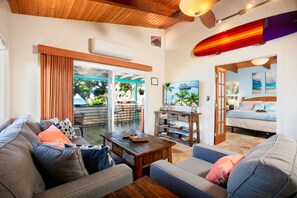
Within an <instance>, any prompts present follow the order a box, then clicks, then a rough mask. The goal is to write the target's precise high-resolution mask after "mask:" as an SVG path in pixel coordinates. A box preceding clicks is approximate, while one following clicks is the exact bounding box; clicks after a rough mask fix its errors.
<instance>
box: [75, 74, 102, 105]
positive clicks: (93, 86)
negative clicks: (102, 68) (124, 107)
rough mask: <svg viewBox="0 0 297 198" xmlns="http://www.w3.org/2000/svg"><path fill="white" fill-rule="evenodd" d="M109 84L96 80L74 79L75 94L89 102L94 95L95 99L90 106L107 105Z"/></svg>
mask: <svg viewBox="0 0 297 198" xmlns="http://www.w3.org/2000/svg"><path fill="white" fill-rule="evenodd" d="M106 87H107V82H105V81H95V80H82V79H74V81H73V92H74V93H73V94H74V95H75V94H79V95H80V96H81V97H82V98H83V99H85V100H86V101H89V99H90V96H91V94H92V93H93V94H94V96H95V99H94V100H93V102H92V103H91V104H90V105H91V106H94V105H96V106H98V105H106V104H107V88H106Z"/></svg>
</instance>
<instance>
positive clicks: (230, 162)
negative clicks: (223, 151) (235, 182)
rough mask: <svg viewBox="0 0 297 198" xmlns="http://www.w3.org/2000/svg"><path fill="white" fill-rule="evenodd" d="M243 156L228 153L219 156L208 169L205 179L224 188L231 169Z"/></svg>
mask: <svg viewBox="0 0 297 198" xmlns="http://www.w3.org/2000/svg"><path fill="white" fill-rule="evenodd" d="M243 158H244V156H243V155H229V156H225V157H222V158H220V159H219V160H218V161H216V163H215V164H214V165H213V166H212V168H211V170H210V171H209V173H208V174H207V176H206V178H205V179H207V180H208V181H210V182H212V183H215V184H217V185H219V186H221V187H223V188H226V187H227V182H228V178H229V175H230V173H231V171H232V169H233V168H234V167H235V165H236V164H237V163H238V162H239V161H240V160H242V159H243Z"/></svg>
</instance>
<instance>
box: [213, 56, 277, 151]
mask: <svg viewBox="0 0 297 198" xmlns="http://www.w3.org/2000/svg"><path fill="white" fill-rule="evenodd" d="M215 71H216V103H215V104H216V107H215V137H214V140H215V142H214V143H215V144H220V143H221V144H226V146H230V144H242V147H246V148H247V149H249V148H250V147H254V146H255V145H257V144H258V143H260V142H261V141H263V140H265V139H266V138H267V137H269V136H271V135H273V134H275V133H276V121H277V120H276V101H277V97H276V92H277V57H276V56H271V57H264V58H257V59H254V60H249V61H243V62H238V63H232V64H226V65H220V66H217V67H216V68H215Z"/></svg>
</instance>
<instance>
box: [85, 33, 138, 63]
mask: <svg viewBox="0 0 297 198" xmlns="http://www.w3.org/2000/svg"><path fill="white" fill-rule="evenodd" d="M90 44H91V46H90V52H91V53H93V54H98V55H102V56H108V57H112V58H118V59H124V60H128V61H131V60H132V59H133V57H134V50H133V49H131V48H129V47H125V46H122V45H118V44H115V43H111V42H108V41H103V40H100V39H96V38H92V39H91V42H90Z"/></svg>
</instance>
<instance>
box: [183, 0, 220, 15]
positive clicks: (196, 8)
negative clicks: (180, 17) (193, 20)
mask: <svg viewBox="0 0 297 198" xmlns="http://www.w3.org/2000/svg"><path fill="white" fill-rule="evenodd" d="M215 2H216V0H181V1H180V2H179V8H180V10H181V11H182V12H183V13H184V14H185V15H188V16H191V17H197V16H201V15H203V14H205V13H207V12H208V11H209V10H210V9H211V8H212V6H213V5H214V4H215Z"/></svg>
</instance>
